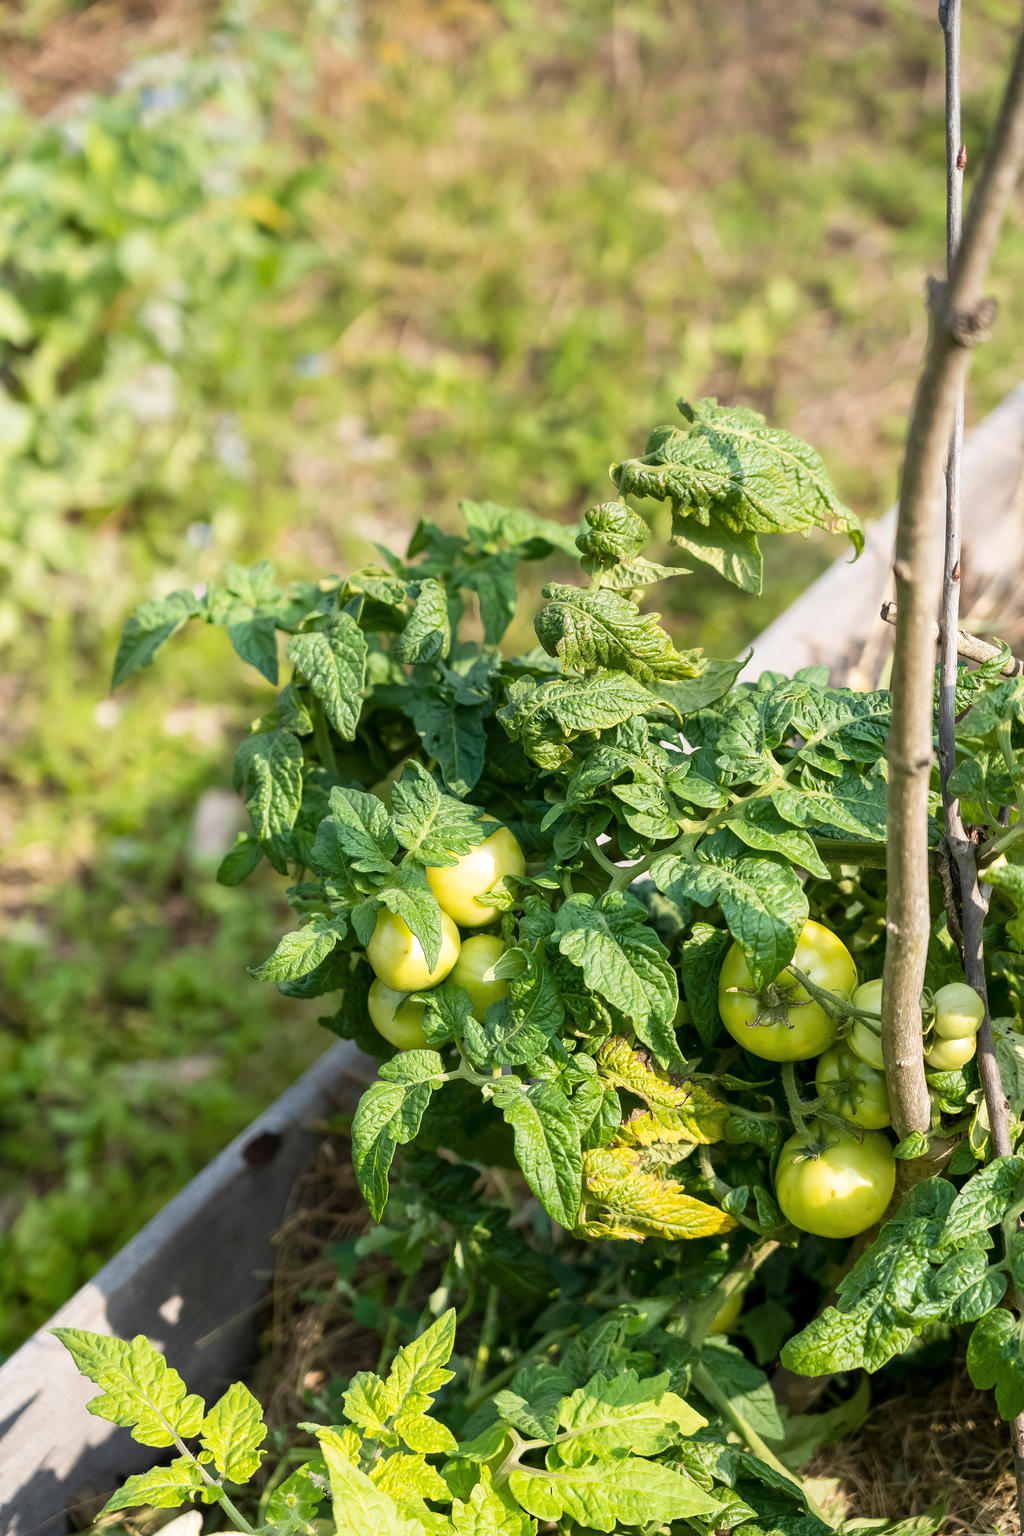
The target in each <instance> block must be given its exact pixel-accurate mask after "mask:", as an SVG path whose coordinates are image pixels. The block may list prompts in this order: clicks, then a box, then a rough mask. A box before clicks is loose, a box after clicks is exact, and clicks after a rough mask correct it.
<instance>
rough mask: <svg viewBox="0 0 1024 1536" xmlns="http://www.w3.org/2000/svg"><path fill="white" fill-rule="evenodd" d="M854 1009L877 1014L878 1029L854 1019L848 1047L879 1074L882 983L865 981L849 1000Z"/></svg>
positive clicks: (880, 1066) (880, 1060) (881, 1065)
mask: <svg viewBox="0 0 1024 1536" xmlns="http://www.w3.org/2000/svg"><path fill="white" fill-rule="evenodd" d="M850 1002H851V1003H853V1005H854V1007H855V1008H863V1009H864V1011H865V1013H877V1015H878V1029H877V1030H875V1029H872V1028H871V1025H870V1024H866V1023H865V1022H864V1020H863V1019H854V1021H853V1028H852V1029H851V1030H850V1038H849V1042H848V1043H849V1046H850V1049H851V1050H852V1051H854V1052H855V1053H856V1054H857V1055H858V1056H859V1057H860V1059H861V1061H863V1062H866V1063H867V1065H868V1066H869V1067H874V1069H875V1071H876V1072H881V1071H882V1069H883V1067H884V1066H885V1062H884V1061H883V1059H882V1036H881V1034H880V1033H879V1031H880V1030H881V1028H882V983H881V981H865V982H863V983H862V984H861V986H859V987H858V988H857V990H856V991H855V992H854V994H853V996H852V997H851V998H850Z"/></svg>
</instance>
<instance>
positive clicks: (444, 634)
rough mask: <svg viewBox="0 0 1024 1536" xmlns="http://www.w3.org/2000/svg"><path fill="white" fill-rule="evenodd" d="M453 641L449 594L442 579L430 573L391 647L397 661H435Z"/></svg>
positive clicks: (443, 656) (418, 662)
mask: <svg viewBox="0 0 1024 1536" xmlns="http://www.w3.org/2000/svg"><path fill="white" fill-rule="evenodd" d="M451 644H452V631H451V625H450V623H449V620H448V594H447V592H446V591H445V589H444V587H443V586H442V585H441V583H440V582H439V581H434V580H433V578H432V577H428V578H427V580H426V581H424V582H421V583H420V591H419V596H418V597H417V599H416V606H415V607H414V608H413V611H412V613H411V614H410V615H409V619H408V622H407V623H406V626H405V628H404V629H403V630H402V633H401V634H400V635H399V637H398V639H397V640H396V641H395V643H394V645H393V646H392V648H391V654H392V656H393V657H394V658H395V660H396V661H400V662H403V663H407V664H409V663H411V664H418V665H421V666H422V665H431V664H433V663H435V662H438V661H443V660H444V658H445V657H446V656H447V655H448V652H449V651H450V649H451Z"/></svg>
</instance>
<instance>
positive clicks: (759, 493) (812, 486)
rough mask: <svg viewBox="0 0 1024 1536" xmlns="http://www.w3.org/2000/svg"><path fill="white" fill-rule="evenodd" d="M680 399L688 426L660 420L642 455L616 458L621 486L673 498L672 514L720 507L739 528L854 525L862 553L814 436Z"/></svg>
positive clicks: (703, 518) (696, 520)
mask: <svg viewBox="0 0 1024 1536" xmlns="http://www.w3.org/2000/svg"><path fill="white" fill-rule="evenodd" d="M677 403H678V409H679V411H680V413H681V415H682V416H683V418H684V421H685V425H684V426H683V427H672V426H670V427H659V428H656V429H655V431H654V432H653V433H652V434H651V437H650V439H649V441H648V443H647V452H646V453H645V455H644V457H643V458H642V459H628V460H626V461H625V463H622V464H616V465H614V466H613V468H612V479H613V480H614V482H615V484H616V486H617V487H618V489H619V491H620V492H626V493H631V494H633V495H636V496H652V497H654V498H655V499H657V500H660V501H663V500H666V499H668V500H671V502H672V510H673V521H678V520H682V519H683V518H685V519H686V520H687V523H688V524H690V523H692V524H696V525H697V526H704V527H707V525H708V522H709V519H710V517H711V515H712V514H714V515H716V516H717V517H719V518H720V519H721V521H722V522H723V523H725V524H726V526H728V527H729V528H731V529H733V530H735V531H737V532H747V533H784V532H809V531H810V530H811V529H812V528H824V529H825V530H826V531H827V532H829V533H837V532H842V533H847V534H849V536H850V540H851V542H852V543H853V546H854V548H855V549H856V551H857V553H858V554H859V553H860V551H861V549H862V548H863V547H864V536H863V533H862V531H861V526H860V522H859V521H858V519H857V517H856V516H855V515H854V513H853V512H851V511H850V510H849V508H848V507H844V506H843V504H842V502H841V501H840V500H839V498H838V496H837V495H836V493H835V490H834V488H833V486H832V483H831V481H830V480H829V477H828V473H827V471H826V469H825V466H824V464H823V463H822V461H821V458H820V457H819V455H818V454H817V453H815V451H814V449H813V448H811V447H809V446H808V444H807V443H804V442H802V441H801V440H800V439H799V438H796V437H793V436H792V434H791V433H789V432H783V431H780V430H778V429H777V428H774V427H769V426H768V425H767V424H766V422H765V419H764V417H763V416H761V415H759V414H758V413H757V411H752V410H748V409H747V408H746V407H743V406H734V407H727V406H720V405H719V404H718V402H717V400H697V401H693V402H688V401H686V400H680V401H678V402H677Z"/></svg>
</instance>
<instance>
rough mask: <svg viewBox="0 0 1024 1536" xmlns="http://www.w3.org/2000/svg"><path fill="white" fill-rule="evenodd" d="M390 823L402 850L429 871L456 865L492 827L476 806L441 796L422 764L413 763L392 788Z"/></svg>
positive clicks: (449, 796) (477, 844)
mask: <svg viewBox="0 0 1024 1536" xmlns="http://www.w3.org/2000/svg"><path fill="white" fill-rule="evenodd" d="M391 821H392V826H393V827H394V830H395V835H396V836H397V838H398V841H399V842H400V843H401V845H402V847H403V848H405V849H406V850H407V852H408V853H409V854H410V856H411V857H412V858H414V859H417V860H418V861H419V862H420V863H421V864H425V865H428V866H430V867H431V868H438V867H439V866H448V865H453V864H457V863H458V861H459V858H460V856H461V855H462V854H465V853H469V852H470V850H471V849H473V848H476V847H478V846H479V844H480V843H482V842H483V841H484V839H485V838H487V837H489V836H490V835H491V833H492V832H493V831H494V829H495V825H496V823H495V822H493V821H490V820H487V819H486V818H485V817H484V816H483V812H482V811H480V810H479V809H478V807H476V806H474V805H467V804H466V803H465V801H464V800H457V799H456V798H455V797H454V796H453V795H445V794H442V793H441V791H440V790H439V789H438V787H437V785H436V784H435V783H434V780H433V779H432V778H431V776H430V774H429V773H428V772H427V770H426V769H425V768H424V767H423V765H422V763H417V762H415V761H414V762H410V763H409V764H407V766H406V768H405V771H404V773H403V774H402V777H401V778H400V779H399V780H398V783H397V784H394V785H393V786H392V789H391Z"/></svg>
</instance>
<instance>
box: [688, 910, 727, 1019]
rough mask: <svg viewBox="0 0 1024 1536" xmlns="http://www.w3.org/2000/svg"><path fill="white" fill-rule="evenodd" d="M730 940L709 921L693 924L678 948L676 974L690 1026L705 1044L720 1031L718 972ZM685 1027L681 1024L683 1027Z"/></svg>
mask: <svg viewBox="0 0 1024 1536" xmlns="http://www.w3.org/2000/svg"><path fill="white" fill-rule="evenodd" d="M731 942H732V940H731V937H730V935H729V934H728V933H727V932H726V930H725V929H724V928H712V927H711V925H710V923H694V924H693V927H692V928H691V929H690V937H689V938H688V939H687V940H686V941H685V942H684V944H683V947H682V960H681V963H680V966H679V974H680V975H681V976H682V978H683V991H684V992H685V993H686V1002H687V1006H688V1007H689V1009H690V1017H691V1018H692V1020H693V1027H694V1029H696V1031H697V1033H698V1035H699V1036H700V1038H701V1043H702V1044H703V1045H704V1046H705V1047H707V1046H710V1045H714V1043H715V1041H716V1040H717V1039H718V1036H719V1035H720V1034H721V1032H722V1015H721V1014H720V1013H719V1011H718V973H719V971H720V970H721V969H722V961H723V960H724V959H725V954H726V950H727V949H728V948H729V945H730V944H731ZM683 1028H684V1029H685V1025H684V1026H683Z"/></svg>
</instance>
